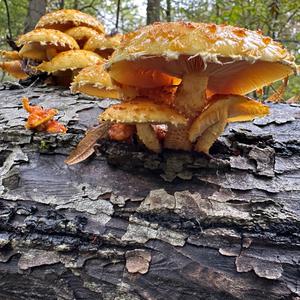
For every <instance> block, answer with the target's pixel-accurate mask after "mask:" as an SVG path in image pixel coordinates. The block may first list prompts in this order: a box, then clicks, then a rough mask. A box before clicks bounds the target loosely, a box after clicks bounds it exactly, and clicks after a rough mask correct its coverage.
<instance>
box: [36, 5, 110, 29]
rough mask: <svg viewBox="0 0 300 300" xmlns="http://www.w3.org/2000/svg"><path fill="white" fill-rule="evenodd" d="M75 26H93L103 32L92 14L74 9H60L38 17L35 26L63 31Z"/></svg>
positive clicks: (102, 27)
mask: <svg viewBox="0 0 300 300" xmlns="http://www.w3.org/2000/svg"><path fill="white" fill-rule="evenodd" d="M76 26H86V27H90V28H93V29H94V30H96V31H97V32H99V33H104V32H105V30H104V26H103V25H102V24H101V23H100V22H99V21H98V20H97V19H96V18H94V17H93V16H91V15H88V14H85V13H83V12H81V11H78V10H75V9H61V10H58V11H54V12H50V13H48V14H46V15H44V16H42V17H41V18H40V20H39V21H38V23H37V25H36V26H35V28H50V29H57V30H60V31H65V30H67V29H69V28H72V27H76Z"/></svg>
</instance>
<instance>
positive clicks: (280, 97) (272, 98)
mask: <svg viewBox="0 0 300 300" xmlns="http://www.w3.org/2000/svg"><path fill="white" fill-rule="evenodd" d="M288 80H289V78H288V77H286V78H284V80H283V81H282V84H281V86H280V87H279V88H278V89H277V91H276V90H275V92H274V93H273V94H272V95H271V96H270V97H269V98H268V99H267V101H272V102H278V101H280V100H283V95H284V93H285V90H286V87H287V84H288Z"/></svg>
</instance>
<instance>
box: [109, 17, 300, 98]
mask: <svg viewBox="0 0 300 300" xmlns="http://www.w3.org/2000/svg"><path fill="white" fill-rule="evenodd" d="M124 63H126V64H127V68H128V69H130V68H132V66H136V67H143V68H148V69H158V70H160V71H162V72H165V73H168V74H171V75H173V76H176V77H182V76H183V75H184V74H186V73H189V72H203V73H204V75H207V76H209V82H208V91H209V93H210V94H246V93H249V92H251V91H253V90H256V89H259V88H261V87H263V86H265V85H268V84H270V83H272V82H274V81H277V80H280V79H283V78H285V77H287V76H289V75H291V74H292V73H293V72H296V64H295V63H294V57H293V56H292V55H291V54H290V53H289V52H288V50H287V49H285V48H284V47H283V46H282V45H281V44H280V43H278V42H276V41H274V40H272V39H271V38H270V37H267V36H263V35H262V34H261V33H260V32H257V31H251V30H247V29H244V28H238V27H234V26H230V25H215V24H205V23H184V22H171V23H154V24H153V25H149V26H146V27H143V28H141V29H139V30H137V31H135V32H132V33H129V34H127V35H125V36H124V37H123V40H122V43H121V45H120V46H119V47H118V48H117V49H116V51H115V52H114V53H113V55H112V57H111V59H110V60H109V64H108V67H110V74H111V76H112V78H114V72H117V69H118V67H119V65H120V66H121V67H122V68H124ZM121 64H123V65H121ZM119 80H120V79H119ZM122 80H124V81H125V80H126V78H125V76H124V78H122ZM136 81H137V82H138V78H136ZM121 83H122V82H121Z"/></svg>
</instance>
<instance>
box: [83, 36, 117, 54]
mask: <svg viewBox="0 0 300 300" xmlns="http://www.w3.org/2000/svg"><path fill="white" fill-rule="evenodd" d="M121 39H122V35H121V34H116V35H114V36H105V35H100V34H98V35H95V36H92V37H91V38H90V39H89V40H88V41H87V42H86V43H85V45H84V49H85V50H90V51H95V52H96V51H97V50H106V49H113V50H115V49H116V48H117V47H118V46H119V45H120V43H121Z"/></svg>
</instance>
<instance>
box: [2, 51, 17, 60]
mask: <svg viewBox="0 0 300 300" xmlns="http://www.w3.org/2000/svg"><path fill="white" fill-rule="evenodd" d="M0 58H1V59H2V60H4V61H7V60H20V59H21V57H20V55H19V52H18V51H8V50H0Z"/></svg>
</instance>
